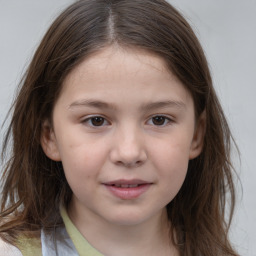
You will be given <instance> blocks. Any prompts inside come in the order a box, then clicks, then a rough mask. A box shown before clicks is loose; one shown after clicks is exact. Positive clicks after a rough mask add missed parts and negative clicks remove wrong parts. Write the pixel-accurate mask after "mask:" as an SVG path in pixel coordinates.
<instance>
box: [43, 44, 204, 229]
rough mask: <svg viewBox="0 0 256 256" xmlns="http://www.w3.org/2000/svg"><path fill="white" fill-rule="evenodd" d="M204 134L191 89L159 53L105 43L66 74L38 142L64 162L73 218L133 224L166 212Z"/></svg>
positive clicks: (51, 156) (51, 155)
mask: <svg viewBox="0 0 256 256" xmlns="http://www.w3.org/2000/svg"><path fill="white" fill-rule="evenodd" d="M203 134H204V120H203V118H201V119H199V120H198V122H196V121H195V113H194V104H193V99H192V97H191V95H190V93H189V92H188V91H187V90H186V89H185V87H184V86H183V85H182V84H181V82H180V81H179V80H177V78H176V77H175V76H174V75H173V74H171V73H170V71H168V70H167V69H166V67H165V63H164V61H163V60H162V59H161V58H159V57H156V56H155V55H153V54H150V53H148V52H144V51H139V50H124V49H120V48H117V47H115V48H113V47H109V48H105V49H104V50H102V51H101V52H98V53H97V54H95V55H93V56H91V57H90V58H87V59H86V60H85V61H83V62H82V63H81V64H80V65H79V66H78V67H76V68H75V69H74V70H73V71H72V72H71V73H70V74H69V75H68V77H67V78H66V79H65V81H64V84H63V89H62V92H61V94H60V96H59V98H58V100H57V102H56V105H55V107H54V111H53V128H51V127H49V125H48V122H45V124H44V132H43V135H42V146H43V148H44V151H45V153H46V154H47V155H48V157H50V158H51V159H53V160H55V161H61V162H62V164H63V168H64V172H65V175H66V178H67V181H68V183H69V185H70V187H71V189H72V191H73V197H72V201H71V206H72V209H71V212H72V215H73V217H74V218H80V217H81V216H85V217H86V218H87V219H88V220H92V219H93V220H95V219H98V220H99V221H104V222H108V223H112V224H119V225H120V224H121V225H136V224H139V223H143V222H145V221H148V220H150V219H152V218H155V217H156V216H161V214H162V213H163V212H165V210H164V209H165V206H166V205H167V204H168V203H169V202H170V201H172V199H173V198H174V197H175V195H176V194H177V193H178V191H179V189H180V188H181V186H182V183H183V181H184V178H185V176H186V173H187V167H188V161H189V159H192V158H195V157H197V156H198V155H199V154H200V152H201V148H202V144H203V143H202V141H203Z"/></svg>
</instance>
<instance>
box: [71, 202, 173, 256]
mask: <svg viewBox="0 0 256 256" xmlns="http://www.w3.org/2000/svg"><path fill="white" fill-rule="evenodd" d="M68 213H69V216H70V218H71V220H72V222H73V223H74V225H75V226H76V227H77V228H78V230H79V231H80V233H81V234H82V235H83V236H84V237H85V238H86V240H87V241H88V242H89V243H90V244H91V245H92V246H93V247H95V248H96V249H97V250H99V251H100V252H102V253H103V254H104V255H111V256H116V255H123V256H126V255H134V256H135V255H148V256H151V255H152V256H153V255H162V256H178V252H177V250H176V248H175V247H174V246H173V245H172V243H171V237H170V232H169V230H170V223H169V221H168V217H167V212H166V210H165V209H164V210H163V212H161V213H160V214H158V215H155V216H153V217H152V218H150V219H149V220H147V221H145V222H143V223H139V224H136V225H115V224H113V223H109V222H107V221H104V220H102V219H101V218H99V217H98V216H95V215H92V214H88V212H84V213H81V211H80V212H79V211H76V209H75V208H74V207H73V205H72V206H71V207H69V211H68Z"/></svg>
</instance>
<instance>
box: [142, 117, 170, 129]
mask: <svg viewBox="0 0 256 256" xmlns="http://www.w3.org/2000/svg"><path fill="white" fill-rule="evenodd" d="M154 117H163V118H165V119H166V120H167V123H166V124H163V125H156V124H150V125H153V126H155V127H165V126H167V125H170V124H172V123H173V122H174V118H172V117H170V116H169V115H165V114H154V115H152V116H150V117H149V118H148V119H147V122H146V123H148V122H149V120H152V119H153V118H154Z"/></svg>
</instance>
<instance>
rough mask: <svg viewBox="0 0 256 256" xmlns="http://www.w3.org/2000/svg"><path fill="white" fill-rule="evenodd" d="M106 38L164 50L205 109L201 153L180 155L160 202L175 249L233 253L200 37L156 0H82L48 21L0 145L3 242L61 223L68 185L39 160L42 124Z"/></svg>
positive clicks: (219, 128) (223, 142)
mask: <svg viewBox="0 0 256 256" xmlns="http://www.w3.org/2000/svg"><path fill="white" fill-rule="evenodd" d="M113 43H115V44H118V45H119V46H121V47H130V48H141V49H144V50H147V51H149V52H153V53H155V54H157V55H158V56H159V57H161V58H163V59H164V60H165V62H166V64H167V65H168V67H169V69H170V70H171V71H172V72H173V73H174V74H175V75H176V76H177V78H178V79H179V80H180V81H181V82H182V83H183V84H184V85H185V86H186V88H187V89H188V90H189V91H190V92H191V95H192V96H193V99H194V103H195V112H196V116H197V117H198V116H199V115H200V114H201V113H202V112H203V111H205V113H206V132H205V139H204V148H203V152H202V153H201V155H200V156H199V157H197V158H196V159H194V160H191V161H190V162H189V168H188V173H187V176H186V179H185V182H184V184H183V186H182V188H181V189H180V191H179V193H178V194H177V196H176V197H175V198H174V200H173V201H171V202H170V203H169V204H168V205H167V210H168V216H169V219H170V221H171V223H172V230H171V232H172V233H173V234H175V236H172V237H176V239H175V241H173V242H175V243H176V244H177V247H178V249H179V251H180V254H181V255H184V256H185V255H186V256H192V255H208V256H218V255H221V256H223V255H237V254H236V253H235V252H234V250H233V249H232V247H231V245H230V243H229V241H228V230H229V226H230V221H231V218H232V214H233V209H234V202H235V195H234V184H233V178H232V175H233V174H232V172H233V169H232V165H231V162H230V145H231V142H232V136H231V133H230V130H229V127H228V124H227V122H226V119H225V116H224V114H223V111H222V108H221V106H220V104H219V101H218V99H217V97H216V94H215V91H214V88H213V86H212V80H211V75H210V72H209V68H208V64H207V61H206V58H205V55H204V52H203V50H202V48H201V46H200V43H199V42H198V40H197V38H196V36H195V34H194V32H193V31H192V29H191V27H190V26H189V24H188V23H187V22H186V21H185V19H184V18H183V17H182V16H181V14H180V13H178V11H177V10H176V9H175V8H173V7H172V6H171V5H170V4H168V3H167V2H166V1H164V0H133V1H130V0H81V1H77V2H75V3H74V4H72V5H71V6H70V7H68V8H67V9H66V10H65V11H64V12H63V13H62V14H61V15H60V16H59V17H58V18H57V19H56V20H55V21H54V23H53V24H52V26H51V27H50V29H49V30H48V32H47V33H46V35H45V37H44V38H43V40H42V42H41V44H40V45H39V47H38V49H37V51H36V53H35V55H34V58H33V60H32V62H31V64H30V66H29V68H28V70H27V72H26V74H25V75H24V78H23V79H22V81H21V89H20V91H19V94H18V96H17V99H16V101H15V103H14V105H13V115H12V119H11V123H10V126H9V129H8V131H7V135H6V137H5V140H4V144H3V155H4V153H5V152H6V151H7V149H8V145H9V143H10V138H12V151H11V156H10V158H9V160H8V161H7V162H6V167H5V170H4V173H3V177H2V180H3V189H2V203H1V218H3V219H2V220H3V221H2V224H1V226H0V234H1V236H2V237H3V238H4V239H6V240H8V241H9V242H12V241H14V239H15V238H16V237H17V236H18V235H19V234H20V233H21V232H27V234H28V233H29V232H30V231H39V230H40V229H41V228H42V227H43V228H51V227H54V226H56V225H58V224H60V223H61V218H60V215H59V202H60V201H64V202H65V204H68V202H69V200H70V198H71V195H72V191H71V189H70V187H69V185H68V183H67V181H66V179H65V176H64V172H63V169H62V165H61V163H60V162H54V161H52V160H50V159H49V158H47V157H46V156H45V154H44V152H43V150H42V148H41V145H40V136H41V129H42V123H43V121H44V120H46V119H49V120H51V115H52V110H53V107H54V103H55V101H56V99H57V98H58V95H59V93H60V90H61V86H62V82H63V80H64V79H65V77H66V76H67V74H68V73H69V72H70V71H71V70H72V69H73V68H74V67H76V66H77V65H78V64H79V63H80V62H81V61H82V60H84V58H86V57H87V56H89V55H90V54H92V53H93V52H95V51H98V50H99V49H101V48H103V47H106V46H108V45H111V44H113ZM227 192H229V195H230V197H229V198H230V216H229V219H228V221H227V222H226V221H225V203H226V194H227Z"/></svg>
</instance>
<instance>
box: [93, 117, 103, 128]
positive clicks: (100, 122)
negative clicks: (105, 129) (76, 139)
mask: <svg viewBox="0 0 256 256" xmlns="http://www.w3.org/2000/svg"><path fill="white" fill-rule="evenodd" d="M103 123H104V118H102V117H93V118H92V124H93V125H94V126H101V125H103Z"/></svg>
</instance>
